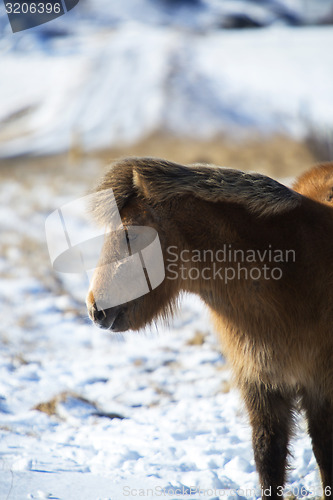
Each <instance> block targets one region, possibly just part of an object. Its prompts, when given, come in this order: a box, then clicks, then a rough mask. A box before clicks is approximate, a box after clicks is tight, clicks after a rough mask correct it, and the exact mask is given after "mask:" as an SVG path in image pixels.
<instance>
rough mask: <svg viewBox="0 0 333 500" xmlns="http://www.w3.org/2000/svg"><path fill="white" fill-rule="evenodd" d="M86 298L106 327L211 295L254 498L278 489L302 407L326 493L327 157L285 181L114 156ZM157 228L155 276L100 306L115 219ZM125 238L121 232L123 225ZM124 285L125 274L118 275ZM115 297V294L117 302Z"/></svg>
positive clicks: (329, 417)
mask: <svg viewBox="0 0 333 500" xmlns="http://www.w3.org/2000/svg"><path fill="white" fill-rule="evenodd" d="M108 188H112V190H113V193H114V197H115V200H116V203H117V207H118V209H119V211H120V215H121V219H122V224H123V226H122V227H121V226H119V229H120V231H118V232H115V233H110V234H108V235H107V236H106V237H105V242H104V247H103V251H102V255H101V258H100V262H99V267H97V268H96V269H95V271H94V276H93V279H92V281H91V285H90V290H89V293H88V297H87V306H88V310H89V315H90V317H91V319H92V320H93V321H94V322H95V323H96V324H97V325H99V326H101V327H103V328H109V329H110V330H112V331H115V332H121V331H125V330H128V329H132V330H137V329H139V328H141V327H144V326H145V325H147V324H149V323H150V322H151V321H152V320H154V319H155V318H156V317H157V316H160V317H166V316H168V315H169V314H170V313H172V311H173V309H174V307H175V301H176V298H177V296H178V295H179V293H180V292H182V291H188V292H193V293H195V294H198V295H199V296H200V297H201V298H202V300H203V301H204V302H205V303H206V304H207V306H208V307H209V309H210V311H211V313H212V316H213V320H214V322H215V325H216V328H217V330H218V332H219V336H220V339H221V343H222V351H223V353H224V354H225V355H226V357H227V359H228V360H229V362H230V364H231V366H232V369H233V373H234V376H235V381H236V384H237V386H238V387H239V390H240V391H241V393H242V396H243V399H244V402H245V405H246V407H247V410H248V413H249V418H250V423H251V426H252V436H253V449H254V458H255V462H256V467H257V470H258V473H259V477H260V483H261V487H262V496H263V497H264V498H272V499H276V498H281V497H282V494H283V486H284V483H285V474H286V463H287V456H288V441H289V438H290V436H291V433H292V426H293V425H292V424H293V415H294V413H295V410H297V409H298V408H300V407H301V408H302V409H303V410H304V411H305V414H306V418H307V422H308V430H309V434H310V436H311V439H312V445H313V451H314V454H315V456H316V459H317V463H318V466H319V469H320V473H321V479H322V486H323V490H324V498H325V499H326V500H327V499H329V498H331V492H332V487H333V439H332V435H333V330H332V325H333V266H332V259H333V205H332V197H333V194H332V193H333V163H332V164H327V165H322V166H319V167H316V168H314V169H312V170H310V172H308V173H306V174H305V175H303V176H302V177H301V178H300V179H299V180H298V181H297V182H296V184H295V186H294V189H293V190H292V189H288V188H287V187H285V186H283V185H281V184H280V183H278V182H276V181H275V180H273V179H271V178H269V177H266V176H264V175H260V174H249V173H244V172H240V171H237V170H231V169H225V168H221V167H215V166H207V165H192V166H182V165H178V164H174V163H170V162H167V161H164V160H158V159H151V158H130V159H125V160H120V161H118V162H116V163H115V164H114V165H113V166H112V168H111V169H110V171H109V172H108V173H107V174H106V176H105V177H104V179H103V180H102V182H101V183H100V185H99V186H98V188H97V190H96V200H95V205H94V206H93V207H92V209H93V213H94V215H95V217H96V220H97V221H98V222H99V223H100V224H104V225H106V226H107V225H108V223H109V221H110V220H111V219H110V218H111V216H112V214H113V212H114V210H115V207H114V206H113V205H112V203H111V201H110V196H109V194H108V193H109V192H108V191H106V190H107V189H108ZM132 226H149V227H151V228H154V229H155V230H156V231H157V233H158V235H159V240H160V244H161V247H162V251H163V256H164V264H165V278H164V280H163V282H162V283H161V284H160V285H159V286H157V287H155V288H153V287H150V292H149V293H146V294H145V295H143V296H141V297H139V298H137V299H134V300H131V301H129V302H127V303H122V304H121V305H115V306H113V307H109V308H105V309H101V308H100V307H97V306H96V303H102V302H103V297H105V296H106V295H107V293H108V287H109V286H110V285H111V283H112V282H113V281H114V280H115V279H116V278H117V274H118V273H119V272H120V271H119V269H120V268H121V266H118V267H117V265H116V266H110V270H109V271H108V266H107V265H106V264H108V262H110V261H112V260H114V259H115V256H116V255H118V256H119V254H120V253H121V252H120V239H121V236H120V235H121V234H122V233H123V231H124V228H125V230H126V228H130V227H132ZM126 235H127V238H128V240H129V244H130V245H131V238H130V237H129V233H126ZM126 285H127V286H128V287H130V286H131V283H127V284H126ZM118 303H120V302H118Z"/></svg>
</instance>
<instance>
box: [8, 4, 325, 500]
mask: <svg viewBox="0 0 333 500" xmlns="http://www.w3.org/2000/svg"><path fill="white" fill-rule="evenodd" d="M332 22H333V1H330V0H329V1H328V0H320V1H319V0H289V1H287V0H285V1H283V0H281V1H278V0H276V1H275V0H266V1H265V0H261V1H259V0H258V1H245V0H243V1H242V0H226V1H223V0H112V1H110V0H99V1H98V2H93V1H92V0H80V3H79V4H78V6H77V7H75V8H74V9H73V10H72V11H71V12H70V13H68V14H66V15H65V16H62V17H61V18H58V19H57V20H54V21H52V22H50V23H48V24H45V25H42V26H40V27H38V28H35V29H31V30H27V31H23V32H20V33H16V34H15V35H13V34H12V32H11V29H10V25H9V22H8V18H7V16H6V13H5V9H4V4H3V3H0V194H1V196H0V231H1V238H0V276H1V280H0V320H1V321H0V373H1V377H0V499H1V500H2V499H6V500H7V499H10V500H13V499H15V500H22V499H24V498H59V499H60V498H61V499H62V500H67V499H69V500H76V499H80V500H97V499H102V498H103V499H106V498H108V499H111V498H112V499H113V500H114V499H116V500H118V499H120V498H126V496H124V495H125V493H126V491H128V490H123V488H124V487H127V486H129V487H132V488H140V487H142V488H155V487H157V486H160V487H165V488H168V496H167V497H166V498H172V499H173V498H179V496H177V495H176V490H177V487H179V486H182V487H184V491H185V492H187V493H190V491H189V488H190V487H197V488H201V489H207V490H208V489H210V488H211V489H213V490H214V488H216V489H218V490H220V491H223V492H224V493H223V498H235V497H237V496H238V498H240V497H246V498H253V497H254V496H255V495H256V494H259V491H258V489H257V488H258V483H257V480H258V478H257V474H256V472H255V467H254V462H253V455H252V450H251V437H250V430H249V426H248V422H247V418H246V415H245V412H244V409H243V407H242V404H241V402H240V401H239V398H238V394H237V392H236V391H235V390H234V389H233V388H232V386H231V382H230V373H229V370H228V367H227V365H226V363H225V360H224V359H223V357H222V355H221V354H220V352H219V347H218V344H217V341H216V339H215V336H214V333H213V331H212V329H211V327H210V325H209V322H208V319H207V317H206V314H205V311H204V308H203V306H202V305H201V303H200V302H199V301H198V300H197V299H196V298H194V297H186V298H185V299H184V301H183V306H182V308H181V312H180V314H179V315H178V317H177V318H176V319H175V320H174V321H173V322H172V324H171V325H170V327H169V328H166V327H165V326H163V325H160V327H159V329H158V330H159V332H158V333H156V332H153V333H152V334H150V333H146V334H145V335H144V334H143V333H139V334H137V333H132V334H126V335H124V336H123V337H113V336H110V335H109V334H108V333H106V332H101V331H100V330H98V329H96V328H94V327H93V326H92V325H91V324H90V322H89V320H88V318H87V313H86V310H85V306H84V296H85V292H86V289H87V283H86V282H84V280H83V279H82V278H81V277H79V276H65V275H60V274H55V273H54V272H53V270H52V268H51V266H50V262H49V256H48V252H47V248H46V243H45V235H44V224H45V219H46V217H47V215H48V214H49V213H50V212H52V211H53V210H55V209H56V208H58V207H59V206H61V205H62V204H64V203H67V202H69V201H71V200H74V199H76V198H78V197H80V196H83V195H84V194H85V193H86V191H87V190H88V189H90V188H91V186H92V184H94V183H95V181H96V179H97V178H98V177H99V176H100V175H101V173H102V172H103V169H104V167H105V165H107V162H108V161H109V160H110V159H112V158H115V157H117V156H119V155H128V154H139V155H154V156H162V157H165V158H168V159H172V160H175V161H179V162H194V161H208V162H215V163H217V164H221V165H225V166H230V167H236V168H237V167H239V168H243V169H249V170H257V171H260V172H264V173H268V174H270V175H273V176H274V177H276V178H280V179H281V178H283V179H286V178H288V179H290V178H292V177H293V176H295V175H297V174H298V173H300V172H302V171H304V170H306V169H307V168H309V167H310V166H311V165H312V164H313V163H314V162H316V161H321V160H329V159H333V142H332V137H333V136H332V131H333V84H332V81H333V51H332V50H331V47H332V46H333V27H332V25H331V24H332ZM293 454H294V458H293V460H292V469H291V470H290V472H289V477H288V481H289V482H288V487H289V488H292V490H291V491H292V493H295V494H296V495H297V493H298V491H299V490H300V488H302V487H304V488H305V489H306V490H303V494H304V492H305V491H307V492H308V493H307V494H305V496H306V497H307V498H312V497H314V496H318V495H319V494H320V490H319V477H318V471H317V469H316V464H315V460H314V457H313V455H312V451H311V444H310V441H309V439H308V437H307V436H306V434H305V425H304V422H303V420H302V419H300V421H299V430H298V433H297V436H296V438H295V440H294V441H293ZM245 489H248V492H246V491H244V490H245ZM173 492H174V493H173ZM236 492H237V495H236ZM254 492H256V493H254ZM155 493H156V498H158V497H160V495H158V494H157V492H156V491H155ZM221 495H222V493H220V496H221ZM132 496H134V494H133V495H127V497H129V498H131V497H132ZM299 496H300V495H299ZM187 497H188V498H192V499H197V498H201V497H202V498H212V499H213V498H214V499H216V498H217V497H218V495H217V494H216V493H215V494H214V493H211V494H210V495H209V496H207V493H206V494H205V495H201V497H200V495H199V494H192V495H187ZM150 498H153V496H152V495H150ZM183 498H186V496H183Z"/></svg>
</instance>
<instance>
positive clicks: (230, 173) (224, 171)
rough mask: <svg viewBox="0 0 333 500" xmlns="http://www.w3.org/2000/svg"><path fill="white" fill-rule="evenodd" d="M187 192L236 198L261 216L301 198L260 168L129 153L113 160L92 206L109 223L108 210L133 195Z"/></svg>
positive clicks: (159, 198)
mask: <svg viewBox="0 0 333 500" xmlns="http://www.w3.org/2000/svg"><path fill="white" fill-rule="evenodd" d="M110 188H111V189H112V190H113V194H114V196H115V201H116V204H117V207H114V206H113V207H112V206H111V202H110V199H109V196H108V194H107V192H106V191H105V190H107V189H110ZM103 191H104V193H103ZM186 194H192V195H193V196H195V197H198V198H201V199H204V200H206V201H210V202H231V203H238V204H241V205H243V206H244V207H245V208H246V209H247V210H249V211H250V212H252V213H254V214H256V215H258V216H269V215H274V214H279V213H282V212H286V211H288V210H292V209H294V208H296V207H297V206H298V205H299V204H300V199H301V195H299V194H298V193H296V192H295V191H293V190H291V189H289V188H287V187H286V186H284V185H282V184H280V183H279V182H277V181H275V180H273V179H271V178H270V177H267V176H265V175H262V174H257V173H247V172H242V171H241V170H234V169H228V168H224V167H218V166H215V165H206V164H194V165H187V166H185V165H180V164H177V163H173V162H170V161H166V160H162V159H157V158H125V159H122V160H118V161H116V162H115V163H113V164H112V166H111V168H110V170H109V171H108V172H107V173H106V175H105V176H104V178H103V179H102V181H101V182H100V184H99V185H98V186H97V188H96V195H97V197H96V200H95V201H94V206H93V207H92V212H93V215H94V217H95V218H96V219H97V221H99V222H102V223H106V222H107V219H108V216H109V215H110V212H111V213H112V212H113V211H114V210H115V209H116V208H118V210H121V209H122V208H123V207H124V206H125V204H126V203H127V202H128V200H129V199H130V198H132V197H133V196H135V195H140V196H143V197H144V198H146V199H147V200H149V201H152V202H154V203H161V202H163V201H167V200H170V199H171V198H173V197H175V196H182V195H186Z"/></svg>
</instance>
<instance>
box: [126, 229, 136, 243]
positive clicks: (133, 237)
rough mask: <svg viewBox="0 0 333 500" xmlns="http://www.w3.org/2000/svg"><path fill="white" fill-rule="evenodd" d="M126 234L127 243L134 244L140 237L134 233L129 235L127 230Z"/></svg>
mask: <svg viewBox="0 0 333 500" xmlns="http://www.w3.org/2000/svg"><path fill="white" fill-rule="evenodd" d="M125 234H126V241H127V243H132V242H133V241H135V240H136V239H137V237H138V235H137V234H135V233H133V232H131V234H130V235H129V234H128V231H127V230H125Z"/></svg>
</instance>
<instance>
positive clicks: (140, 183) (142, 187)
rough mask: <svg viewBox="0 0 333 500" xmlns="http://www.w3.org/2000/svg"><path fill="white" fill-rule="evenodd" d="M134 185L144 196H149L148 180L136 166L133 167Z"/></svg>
mask: <svg viewBox="0 0 333 500" xmlns="http://www.w3.org/2000/svg"><path fill="white" fill-rule="evenodd" d="M133 186H134V188H135V189H136V190H137V191H138V192H139V193H140V194H141V195H142V196H144V197H148V193H149V190H148V186H147V181H146V179H145V178H144V176H143V175H140V173H139V172H138V171H137V170H136V169H135V168H134V169H133Z"/></svg>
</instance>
